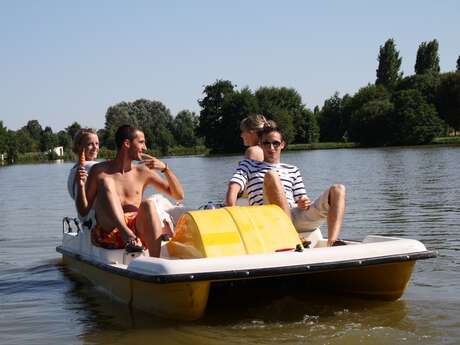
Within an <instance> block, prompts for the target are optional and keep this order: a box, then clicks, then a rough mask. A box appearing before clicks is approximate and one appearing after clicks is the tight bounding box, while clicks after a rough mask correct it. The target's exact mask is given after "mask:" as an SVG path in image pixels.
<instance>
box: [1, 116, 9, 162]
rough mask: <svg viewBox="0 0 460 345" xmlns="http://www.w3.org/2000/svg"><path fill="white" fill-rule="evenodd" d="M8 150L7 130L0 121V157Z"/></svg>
mask: <svg viewBox="0 0 460 345" xmlns="http://www.w3.org/2000/svg"><path fill="white" fill-rule="evenodd" d="M7 150H8V130H7V128H6V127H4V126H3V121H1V120H0V155H1V154H2V153H6V152H7Z"/></svg>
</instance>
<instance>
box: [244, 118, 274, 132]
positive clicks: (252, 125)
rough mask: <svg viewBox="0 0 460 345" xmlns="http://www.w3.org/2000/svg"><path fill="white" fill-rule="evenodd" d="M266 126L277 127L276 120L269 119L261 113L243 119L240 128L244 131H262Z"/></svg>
mask: <svg viewBox="0 0 460 345" xmlns="http://www.w3.org/2000/svg"><path fill="white" fill-rule="evenodd" d="M264 127H273V128H276V122H275V121H273V120H267V119H266V118H265V116H263V115H261V114H251V115H249V116H248V117H245V118H244V119H243V120H241V123H240V130H241V131H242V132H244V131H256V132H259V131H261V130H262V129H263V128H264Z"/></svg>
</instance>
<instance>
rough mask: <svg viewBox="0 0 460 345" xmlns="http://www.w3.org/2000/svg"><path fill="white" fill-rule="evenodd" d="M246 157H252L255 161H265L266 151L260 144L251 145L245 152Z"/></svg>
mask: <svg viewBox="0 0 460 345" xmlns="http://www.w3.org/2000/svg"><path fill="white" fill-rule="evenodd" d="M244 158H246V159H252V160H255V161H263V160H264V151H263V150H262V148H261V147H260V146H259V145H255V146H250V147H248V148H247V149H246V151H245V153H244Z"/></svg>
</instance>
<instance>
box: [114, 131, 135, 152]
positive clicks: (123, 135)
mask: <svg viewBox="0 0 460 345" xmlns="http://www.w3.org/2000/svg"><path fill="white" fill-rule="evenodd" d="M136 132H137V129H136V128H134V127H131V126H130V125H123V126H120V127H118V129H117V132H116V133H115V143H116V144H117V149H120V148H121V145H123V141H125V140H126V139H128V140H129V141H132V140H133V139H134V138H135V137H136Z"/></svg>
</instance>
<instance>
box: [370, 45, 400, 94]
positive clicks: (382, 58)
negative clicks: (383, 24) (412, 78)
mask: <svg viewBox="0 0 460 345" xmlns="http://www.w3.org/2000/svg"><path fill="white" fill-rule="evenodd" d="M378 60H379V67H378V69H377V80H376V81H375V84H376V85H383V86H385V87H386V88H387V89H390V90H391V89H393V88H394V87H395V86H396V84H397V83H398V82H399V80H401V78H402V72H400V71H399V69H400V68H401V61H402V58H400V57H399V52H398V51H397V50H396V45H395V43H394V40H393V39H392V38H390V39H388V40H387V41H386V42H385V45H384V46H383V47H382V46H380V52H379V57H378Z"/></svg>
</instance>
